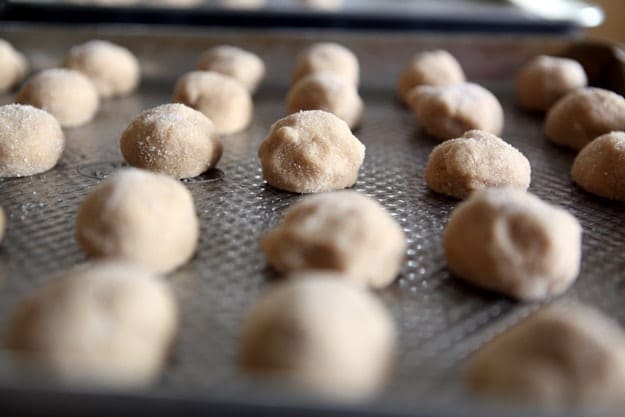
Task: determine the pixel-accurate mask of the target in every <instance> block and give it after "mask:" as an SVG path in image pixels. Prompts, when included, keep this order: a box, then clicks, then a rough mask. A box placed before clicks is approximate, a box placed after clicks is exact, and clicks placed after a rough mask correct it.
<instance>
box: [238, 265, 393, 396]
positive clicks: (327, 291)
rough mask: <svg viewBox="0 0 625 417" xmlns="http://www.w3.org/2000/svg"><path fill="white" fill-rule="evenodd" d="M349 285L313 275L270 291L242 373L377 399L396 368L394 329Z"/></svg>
mask: <svg viewBox="0 0 625 417" xmlns="http://www.w3.org/2000/svg"><path fill="white" fill-rule="evenodd" d="M344 281H345V279H344V278H343V277H341V276H340V275H337V274H330V273H322V272H309V273H307V274H300V275H297V276H294V277H292V279H291V280H289V281H288V282H286V283H283V284H281V285H278V286H276V287H274V288H273V289H271V290H270V291H269V292H268V293H267V294H266V295H265V296H264V297H263V298H261V300H260V301H259V302H258V303H257V304H256V305H255V306H254V308H253V309H252V311H250V313H249V315H248V318H247V322H246V324H245V327H244V332H243V337H242V348H241V354H240V357H241V363H242V366H243V367H244V369H246V370H247V371H248V372H250V373H252V374H259V375H264V374H270V375H275V376H280V377H283V378H285V379H286V380H287V381H288V382H290V383H292V384H294V385H296V386H297V387H298V388H300V389H306V390H308V391H312V392H314V393H316V394H319V395H323V396H328V397H332V398H335V399H336V398H338V399H347V400H357V399H364V398H366V397H369V396H371V395H373V394H375V393H376V392H377V391H378V390H379V389H380V388H381V387H382V386H383V384H384V382H385V380H386V378H387V375H388V373H389V371H390V367H391V365H392V360H393V356H394V350H395V339H396V330H395V325H394V322H393V319H392V317H391V316H390V315H389V313H388V312H387V311H386V309H385V308H384V306H383V305H382V304H381V303H380V302H379V301H378V300H377V299H376V298H375V297H373V295H371V294H370V293H368V292H367V291H366V290H365V289H363V288H359V287H358V286H354V285H351V284H350V283H348V282H344Z"/></svg>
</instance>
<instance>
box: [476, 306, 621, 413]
mask: <svg viewBox="0 0 625 417" xmlns="http://www.w3.org/2000/svg"><path fill="white" fill-rule="evenodd" d="M467 382H468V385H469V388H470V389H471V390H472V391H473V392H475V393H477V394H479V395H481V396H485V397H489V398H490V399H495V398H499V399H500V400H503V401H505V400H508V401H510V400H514V401H517V402H518V403H519V404H528V403H530V404H534V405H541V406H543V407H549V408H552V409H563V408H567V409H568V408H570V407H583V408H585V409H592V410H593V411H596V410H597V409H598V408H600V409H607V408H612V407H618V408H622V407H623V405H625V335H623V331H622V330H621V328H620V326H619V325H618V324H617V323H615V322H613V321H612V320H610V319H608V318H606V317H604V316H603V315H602V314H600V313H599V312H598V311H596V310H594V309H591V308H589V307H584V306H581V305H577V304H563V305H562V304H561V305H556V306H550V307H547V308H545V309H543V310H540V311H539V312H537V313H535V314H533V315H532V316H530V317H529V318H528V319H526V320H524V321H523V322H522V323H521V324H519V325H517V326H516V327H514V328H512V329H510V330H508V331H507V332H506V333H504V334H502V335H500V336H499V337H497V338H495V340H493V341H492V342H490V343H489V344H488V345H486V346H485V347H484V348H483V349H482V350H481V351H479V352H478V353H477V354H476V355H475V357H474V358H472V360H471V362H470V366H469V370H468V374H467Z"/></svg>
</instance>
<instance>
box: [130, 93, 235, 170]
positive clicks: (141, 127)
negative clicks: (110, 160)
mask: <svg viewBox="0 0 625 417" xmlns="http://www.w3.org/2000/svg"><path fill="white" fill-rule="evenodd" d="M120 148H121V151H122V155H124V159H125V160H126V162H128V163H129V164H130V165H132V166H135V167H137V168H144V169H148V170H150V171H156V172H161V173H164V174H167V175H171V176H172V177H175V178H191V177H196V176H198V175H200V174H201V173H202V172H204V171H206V170H207V169H210V168H213V167H214V166H215V165H216V164H217V162H218V161H219V159H220V158H221V153H222V149H223V146H222V145H221V142H220V141H219V138H217V135H216V134H215V125H213V122H211V121H210V120H209V119H208V118H207V117H206V116H204V115H203V114H202V113H200V112H199V111H197V110H193V109H192V108H190V107H187V106H185V105H184V104H163V105H160V106H158V107H154V108H152V109H149V110H146V111H144V112H143V113H141V114H140V115H139V116H137V117H136V118H135V119H134V120H133V121H132V122H131V123H130V125H128V127H127V128H126V130H125V131H124V132H123V133H122V136H121V139H120Z"/></svg>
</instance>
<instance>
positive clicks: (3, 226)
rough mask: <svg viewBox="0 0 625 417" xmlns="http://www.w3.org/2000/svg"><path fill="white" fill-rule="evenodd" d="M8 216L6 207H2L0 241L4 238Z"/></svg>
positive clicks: (0, 210)
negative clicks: (5, 210)
mask: <svg viewBox="0 0 625 417" xmlns="http://www.w3.org/2000/svg"><path fill="white" fill-rule="evenodd" d="M6 225H7V216H6V214H4V209H3V208H2V207H0V242H2V239H3V238H4V231H5V230H6Z"/></svg>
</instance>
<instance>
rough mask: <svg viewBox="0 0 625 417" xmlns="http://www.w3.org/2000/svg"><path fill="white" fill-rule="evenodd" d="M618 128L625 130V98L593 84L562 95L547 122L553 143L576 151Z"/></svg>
mask: <svg viewBox="0 0 625 417" xmlns="http://www.w3.org/2000/svg"><path fill="white" fill-rule="evenodd" d="M615 130H625V98H623V97H622V96H620V95H618V94H616V93H613V92H611V91H608V90H603V89H601V88H593V87H588V88H580V89H578V90H575V91H573V92H571V93H569V94H567V95H566V96H564V97H563V98H561V99H560V100H559V101H558V102H557V103H556V104H554V105H553V107H552V108H551V110H549V113H548V114H547V120H546V122H545V133H546V134H547V137H548V138H549V139H551V141H552V142H554V143H556V144H558V145H562V146H566V147H569V148H572V149H575V150H580V149H582V148H583V147H584V146H586V145H587V144H588V143H589V142H590V141H592V140H593V139H595V138H596V137H598V136H601V135H603V134H605V133H610V132H612V131H615Z"/></svg>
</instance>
